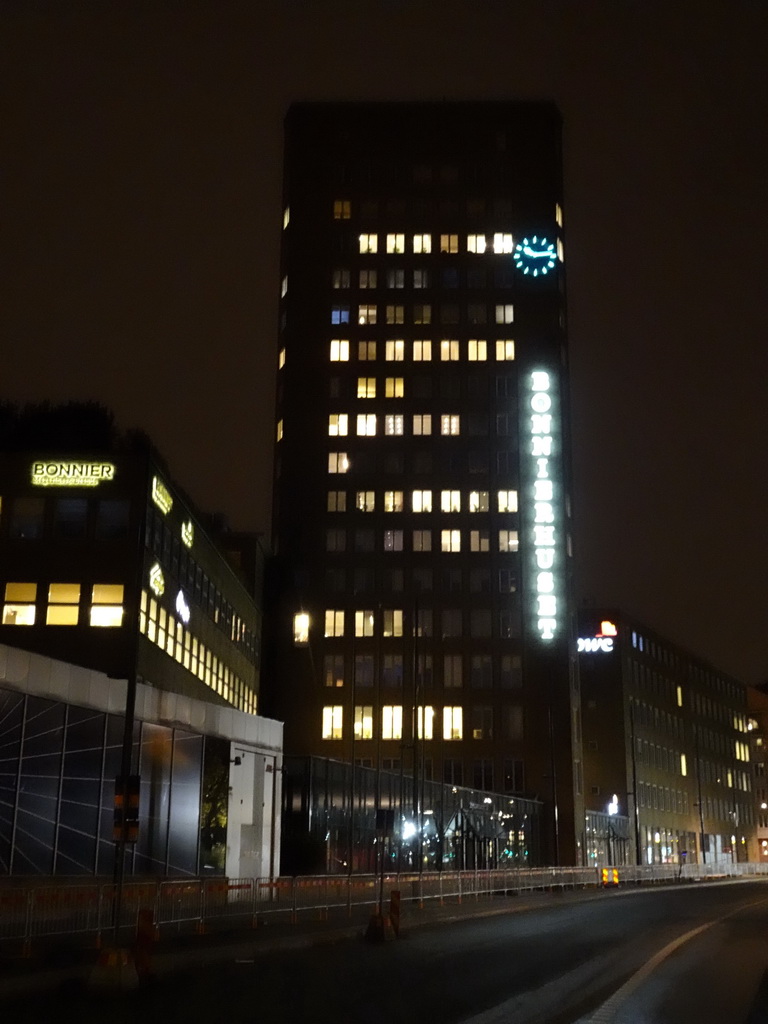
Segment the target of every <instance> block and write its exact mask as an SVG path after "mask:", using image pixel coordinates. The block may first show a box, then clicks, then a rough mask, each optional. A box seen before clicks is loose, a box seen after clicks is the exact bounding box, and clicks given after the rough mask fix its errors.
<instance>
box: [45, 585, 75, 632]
mask: <svg viewBox="0 0 768 1024" xmlns="http://www.w3.org/2000/svg"><path fill="white" fill-rule="evenodd" d="M79 611H80V584H79V583H51V584H50V586H49V587H48V608H47V609H46V614H45V624H46V625H47V626H76V625H77V620H78V613H79Z"/></svg>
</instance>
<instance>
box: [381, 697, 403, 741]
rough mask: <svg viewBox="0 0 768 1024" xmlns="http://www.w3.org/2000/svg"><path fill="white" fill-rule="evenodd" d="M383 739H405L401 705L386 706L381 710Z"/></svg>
mask: <svg viewBox="0 0 768 1024" xmlns="http://www.w3.org/2000/svg"><path fill="white" fill-rule="evenodd" d="M381 738H382V739H383V740H401V739H402V738H403V707H402V705H401V704H385V705H384V707H383V708H382V709H381Z"/></svg>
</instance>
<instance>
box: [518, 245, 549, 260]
mask: <svg viewBox="0 0 768 1024" xmlns="http://www.w3.org/2000/svg"><path fill="white" fill-rule="evenodd" d="M523 252H524V253H525V255H526V256H533V257H534V259H543V258H545V257H547V256H549V255H550V252H549V249H539V250H538V251H537V250H536V249H532V248H531V247H530V245H524V246H523Z"/></svg>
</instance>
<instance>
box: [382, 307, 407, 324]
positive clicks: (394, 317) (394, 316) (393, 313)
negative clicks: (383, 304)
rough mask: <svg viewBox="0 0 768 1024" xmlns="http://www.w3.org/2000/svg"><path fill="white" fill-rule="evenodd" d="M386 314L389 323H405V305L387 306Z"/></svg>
mask: <svg viewBox="0 0 768 1024" xmlns="http://www.w3.org/2000/svg"><path fill="white" fill-rule="evenodd" d="M386 314H387V315H386V320H387V323H388V324H402V323H405V306H396V305H392V306H387V309H386Z"/></svg>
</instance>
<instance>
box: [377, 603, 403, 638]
mask: <svg viewBox="0 0 768 1024" xmlns="http://www.w3.org/2000/svg"><path fill="white" fill-rule="evenodd" d="M381 629H382V635H383V636H390V637H391V636H402V635H403V612H402V609H400V608H385V609H384V610H383V611H382V624H381Z"/></svg>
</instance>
